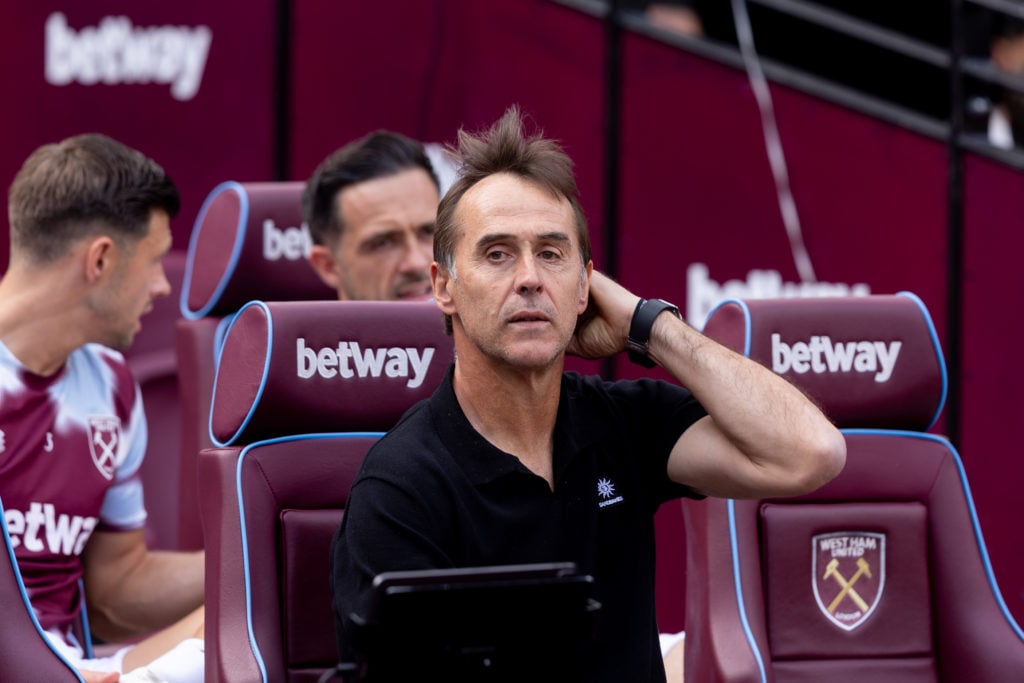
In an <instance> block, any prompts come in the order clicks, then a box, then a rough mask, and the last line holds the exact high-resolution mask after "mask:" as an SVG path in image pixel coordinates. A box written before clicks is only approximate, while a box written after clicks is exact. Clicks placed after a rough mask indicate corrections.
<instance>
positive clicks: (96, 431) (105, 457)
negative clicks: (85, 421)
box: [89, 415, 121, 479]
mask: <svg viewBox="0 0 1024 683" xmlns="http://www.w3.org/2000/svg"><path fill="white" fill-rule="evenodd" d="M120 441H121V420H119V419H118V418H116V417H105V416H96V415H93V416H90V417H89V452H90V453H92V462H93V464H94V465H96V469H98V470H99V471H100V474H102V475H103V476H104V477H106V478H107V479H113V478H114V468H115V467H117V465H118V463H117V447H118V444H119V443H120Z"/></svg>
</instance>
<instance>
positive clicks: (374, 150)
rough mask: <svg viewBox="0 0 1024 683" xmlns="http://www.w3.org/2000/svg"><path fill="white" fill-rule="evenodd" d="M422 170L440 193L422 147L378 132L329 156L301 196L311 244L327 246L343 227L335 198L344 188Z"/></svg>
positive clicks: (311, 178) (314, 173)
mask: <svg viewBox="0 0 1024 683" xmlns="http://www.w3.org/2000/svg"><path fill="white" fill-rule="evenodd" d="M416 168H422V169H423V170H424V171H426V172H427V175H429V176H430V179H431V180H432V181H433V182H434V186H435V187H438V189H439V190H440V183H439V182H438V180H437V175H436V174H435V173H434V167H433V166H432V165H431V163H430V159H429V158H428V157H427V152H426V150H425V149H424V147H423V143H421V142H419V141H417V140H413V139H411V138H408V137H406V136H404V135H402V134H400V133H393V132H391V131H386V130H378V131H375V132H373V133H370V134H369V135H365V136H363V137H361V138H359V139H358V140H354V141H353V142H350V143H348V144H347V145H345V146H344V147H342V148H340V149H338V150H336V151H335V152H333V153H331V155H330V156H328V157H327V158H326V159H324V160H323V161H322V162H321V163H320V165H319V166H318V167H317V169H316V170H315V171H314V172H313V175H312V176H311V177H310V179H309V181H307V182H306V189H305V190H303V192H302V216H303V218H304V219H305V221H306V224H307V225H308V226H309V232H310V236H311V237H312V238H313V242H314V243H315V244H321V245H328V246H329V245H331V244H333V243H334V241H336V240H337V239H338V238H339V237H340V235H341V232H342V230H344V227H345V226H343V225H342V224H341V212H340V211H338V206H337V203H338V195H339V193H340V192H341V190H343V189H344V188H345V187H347V186H349V185H354V184H356V183H361V182H364V181H367V180H373V179H374V178H383V177H386V176H390V175H395V174H396V173H400V172H401V171H405V170H408V169H416Z"/></svg>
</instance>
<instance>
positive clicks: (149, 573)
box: [82, 529, 204, 641]
mask: <svg viewBox="0 0 1024 683" xmlns="http://www.w3.org/2000/svg"><path fill="white" fill-rule="evenodd" d="M143 534H144V531H143V530H142V529H139V530H134V531H123V532H114V531H97V532H94V533H93V534H92V536H91V537H90V538H89V542H88V543H87V544H86V546H85V551H84V552H83V554H82V560H83V563H84V568H85V595H86V600H87V602H88V606H89V620H90V626H91V628H92V630H93V631H94V632H95V633H96V634H97V635H98V636H100V637H101V638H103V639H104V640H111V641H117V640H123V639H125V638H130V637H134V636H137V635H139V634H143V633H149V632H152V631H155V630H157V629H160V628H163V627H165V626H168V625H169V624H172V623H174V622H176V621H178V620H179V619H181V618H182V617H184V616H185V615H187V614H189V613H190V612H192V611H194V610H195V609H196V608H197V607H199V606H200V605H202V604H203V586H204V556H203V553H202V552H201V551H197V552H165V551H151V550H149V549H148V548H147V547H146V542H145V537H144V535H143Z"/></svg>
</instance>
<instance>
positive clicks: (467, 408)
mask: <svg viewBox="0 0 1024 683" xmlns="http://www.w3.org/2000/svg"><path fill="white" fill-rule="evenodd" d="M562 366H563V363H562V362H557V363H554V364H553V365H552V366H550V367H547V368H544V369H542V370H524V369H519V368H512V367H509V366H508V365H505V364H500V363H495V362H493V361H492V360H490V359H486V358H481V357H478V356H473V357H468V358H467V357H465V356H457V357H456V361H455V377H454V389H455V397H456V398H457V399H458V401H459V406H460V407H461V408H462V411H463V412H464V413H465V414H466V418H467V419H468V420H469V422H470V424H471V425H473V428H474V429H475V430H476V431H477V432H479V433H480V434H481V436H483V437H484V438H485V439H487V440H488V441H489V442H490V443H491V444H493V445H494V446H495V447H497V448H500V449H501V450H503V451H505V452H506V453H511V454H512V455H514V456H516V457H517V458H519V460H520V461H521V462H522V463H523V465H524V466H526V467H527V468H528V469H529V470H531V471H532V472H534V473H535V474H537V475H538V476H540V477H543V478H544V479H545V480H547V482H548V484H549V485H553V474H552V461H553V457H552V455H553V453H552V443H553V435H554V428H555V419H556V417H557V415H558V403H559V400H560V398H561V387H562Z"/></svg>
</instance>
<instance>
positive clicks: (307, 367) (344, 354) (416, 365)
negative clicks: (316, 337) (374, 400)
mask: <svg viewBox="0 0 1024 683" xmlns="http://www.w3.org/2000/svg"><path fill="white" fill-rule="evenodd" d="M433 357H434V348H433V347H431V346H428V347H427V348H425V349H423V350H422V353H421V351H420V350H419V349H416V348H413V347H405V348H402V347H399V346H392V347H390V348H378V349H363V348H360V347H359V342H354V341H343V342H338V346H337V348H331V347H329V346H325V347H324V348H322V349H319V350H317V351H314V350H313V349H311V348H307V347H306V339H305V338H304V337H299V338H298V339H296V340H295V359H296V362H297V365H298V376H299V377H300V378H302V379H309V378H310V377H312V376H313V375H320V376H321V377H323V378H325V379H330V378H332V377H341V378H343V379H352V378H353V377H359V378H360V379H363V378H366V377H380V376H381V375H386V376H388V377H408V378H409V379H408V381H406V383H405V386H407V387H409V388H410V389H415V388H416V387H418V386H420V385H421V384H423V380H424V379H425V378H426V376H427V369H428V368H429V367H430V359H431V358H433Z"/></svg>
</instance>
